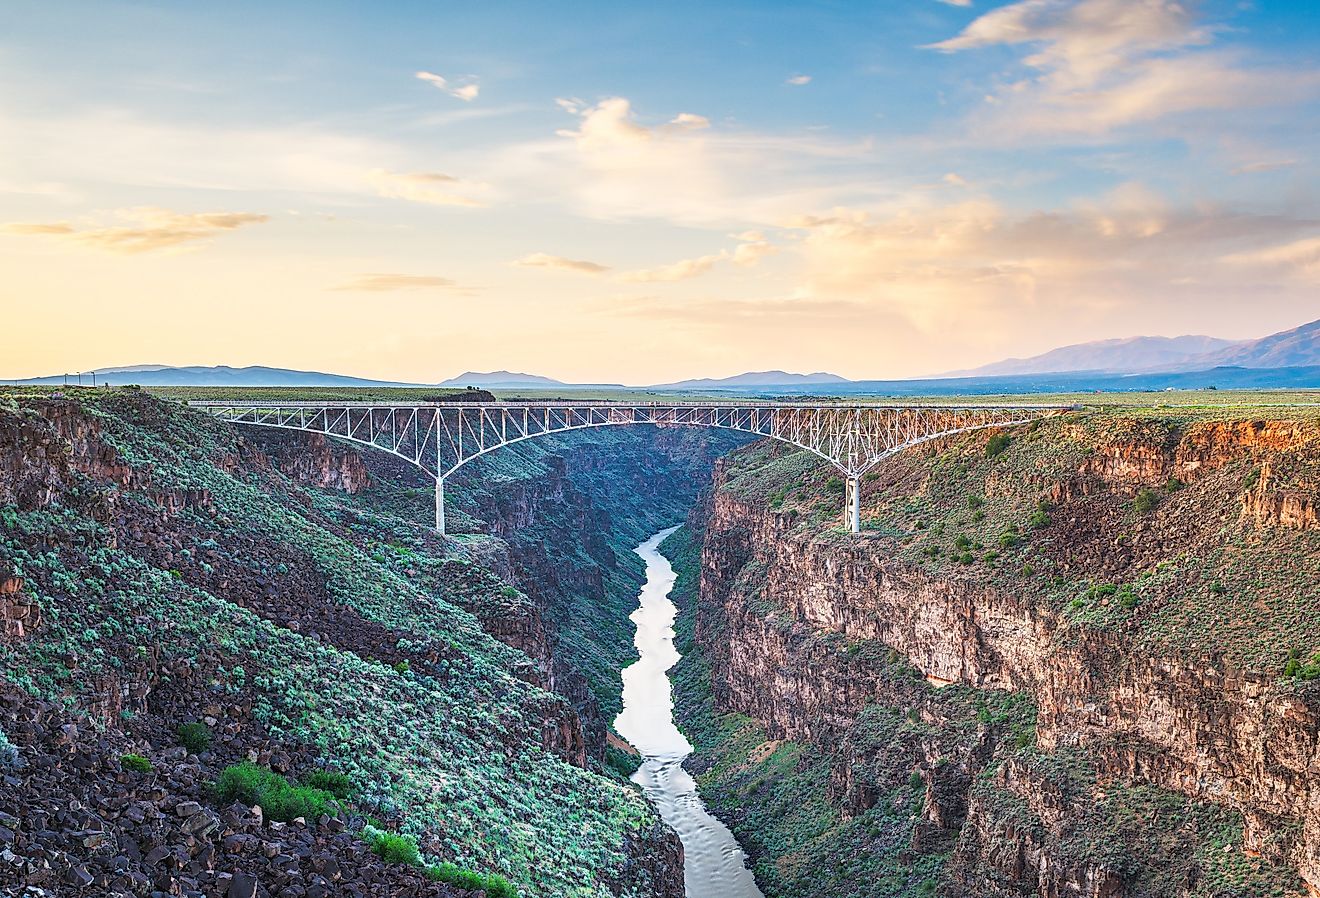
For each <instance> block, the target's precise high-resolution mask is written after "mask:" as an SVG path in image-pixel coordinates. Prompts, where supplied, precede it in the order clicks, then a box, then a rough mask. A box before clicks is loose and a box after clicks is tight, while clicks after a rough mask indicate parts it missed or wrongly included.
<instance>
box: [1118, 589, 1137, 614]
mask: <svg viewBox="0 0 1320 898" xmlns="http://www.w3.org/2000/svg"><path fill="white" fill-rule="evenodd" d="M1139 601H1140V599H1138V598H1137V594H1136V592H1135V591H1134V590H1133V589H1132V587H1131V586H1124V587H1123V588H1122V589H1120V590H1119V591H1118V604H1119V605H1120V606H1122V607H1123V608H1128V609H1132V608H1135V607H1137V602H1139Z"/></svg>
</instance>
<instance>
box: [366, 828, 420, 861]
mask: <svg viewBox="0 0 1320 898" xmlns="http://www.w3.org/2000/svg"><path fill="white" fill-rule="evenodd" d="M363 832H364V835H366V836H367V840H368V842H369V844H370V845H371V850H372V851H373V852H374V853H375V854H376V855H377V856H378V857H379V858H380V859H381V860H383V861H384V862H385V863H387V864H407V865H408V866H410V867H420V866H421V865H422V853H421V852H420V851H418V849H417V840H416V839H414V838H413V837H412V836H408V835H404V834H402V833H387V832H381V831H380V830H376V829H372V830H364V831H363Z"/></svg>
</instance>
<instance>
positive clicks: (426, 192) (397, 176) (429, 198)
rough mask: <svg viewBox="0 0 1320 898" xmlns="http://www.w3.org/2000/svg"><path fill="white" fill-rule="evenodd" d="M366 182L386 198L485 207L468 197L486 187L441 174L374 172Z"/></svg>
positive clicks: (435, 204)
mask: <svg viewBox="0 0 1320 898" xmlns="http://www.w3.org/2000/svg"><path fill="white" fill-rule="evenodd" d="M367 180H368V181H369V182H370V183H371V185H372V186H373V187H375V188H376V192H377V193H379V194H380V195H381V196H383V197H390V198H392V199H401V200H411V201H412V202H414V203H428V204H430V205H433V206H468V207H477V206H484V205H485V203H483V202H481V201H480V200H477V199H474V198H473V197H471V196H469V195H467V194H469V193H471V192H473V191H475V190H480V189H482V187H483V186H484V185H478V184H469V183H466V182H463V181H460V180H459V179H458V178H455V177H452V176H450V175H445V174H441V173H439V172H392V171H386V170H385V169H383V168H377V169H372V170H371V171H370V172H368V173H367Z"/></svg>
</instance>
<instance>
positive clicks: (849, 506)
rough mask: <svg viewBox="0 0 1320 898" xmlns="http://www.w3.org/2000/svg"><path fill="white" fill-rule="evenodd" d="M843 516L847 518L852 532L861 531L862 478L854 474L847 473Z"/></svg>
mask: <svg viewBox="0 0 1320 898" xmlns="http://www.w3.org/2000/svg"><path fill="white" fill-rule="evenodd" d="M843 513H844V517H845V518H847V520H848V529H849V530H851V531H852V532H853V533H861V532H862V480H861V478H860V477H857V476H856V475H853V474H849V475H848V490H847V493H846V498H845V499H844V511H843Z"/></svg>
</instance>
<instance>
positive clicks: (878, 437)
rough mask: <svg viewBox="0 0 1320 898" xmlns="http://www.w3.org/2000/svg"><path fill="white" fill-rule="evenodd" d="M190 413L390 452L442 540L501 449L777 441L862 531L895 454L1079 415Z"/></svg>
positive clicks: (482, 408) (1032, 410)
mask: <svg viewBox="0 0 1320 898" xmlns="http://www.w3.org/2000/svg"><path fill="white" fill-rule="evenodd" d="M189 405H191V406H194V407H196V408H199V409H201V410H202V411H205V412H207V413H209V414H211V415H213V416H215V417H217V418H220V419H222V420H225V421H229V422H231V423H234V424H247V425H252V426H258V427H276V428H282V429H285V430H301V431H304V432H308V433H320V434H324V435H326V436H332V437H337V438H339V439H343V440H348V441H350V442H353V443H357V444H359V445H363V446H367V447H369V448H372V449H376V450H380V451H383V452H388V453H390V454H392V455H394V456H396V457H398V458H401V459H403V460H404V461H407V462H409V463H410V464H413V465H415V466H417V467H418V468H421V469H422V470H423V471H425V472H426V473H427V474H428V475H429V476H430V477H432V478H433V479H434V480H435V484H436V486H435V515H436V517H435V520H436V529H437V530H438V531H439V532H440V533H442V534H443V533H444V532H445V503H444V488H445V479H446V478H447V477H448V476H449V475H451V474H453V473H454V472H455V471H457V470H458V469H459V468H460V467H462V466H463V465H465V464H467V463H468V462H470V461H472V460H473V459H476V458H480V457H481V456H483V455H487V454H489V453H490V452H493V451H494V450H496V449H500V448H503V447H504V446H509V445H513V444H514V443H520V442H523V441H525V440H529V439H532V438H534V437H539V436H548V435H551V434H556V433H567V432H570V431H574V430H585V429H589V428H594V427H611V426H626V425H637V424H652V425H656V426H660V427H679V426H690V427H714V428H720V429H725V430H735V431H741V432H743V433H749V434H752V435H755V436H759V437H766V438H769V439H774V440H778V441H780V442H784V443H788V444H790V445H793V446H796V447H798V448H800V449H804V450H806V451H808V452H811V453H813V454H815V455H816V456H818V457H820V458H821V459H823V460H825V461H827V462H829V463H830V464H831V465H833V466H834V467H835V468H837V469H838V470H839V471H840V472H841V473H842V474H843V475H844V477H845V478H846V481H845V483H846V485H847V488H846V490H845V498H844V520H845V521H846V522H847V524H848V526H849V528H850V529H851V530H852V532H854V533H857V532H858V531H859V530H860V529H861V476H862V475H863V474H864V473H866V472H867V471H868V470H870V469H871V468H872V467H874V466H875V465H876V464H878V463H879V462H881V461H883V460H884V459H885V458H888V457H889V456H891V455H894V454H895V453H898V452H901V451H903V450H905V449H909V448H912V447H914V446H918V445H921V444H922V443H926V442H929V441H931V440H935V439H940V438H942V437H947V436H953V435H955V434H959V433H967V432H969V431H973V430H982V429H986V428H992V427H1012V426H1017V425H1021V424H1026V423H1029V422H1031V421H1034V420H1037V419H1039V418H1042V417H1046V416H1049V415H1056V414H1060V413H1062V412H1065V411H1069V410H1071V409H1072V408H1073V407H1071V406H1069V407H1061V406H1046V405H967V406H934V405H888V406H881V405H871V404H842V403H819V404H807V403H777V402H743V403H737V402H709V403H663V404H661V403H620V402H582V401H578V402H524V403H493V404H476V403H460V402H449V403H420V404H416V405H397V404H384V403H360V402H331V403H315V402H285V403H278V402H248V403H233V402H211V401H193V402H190V403H189Z"/></svg>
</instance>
